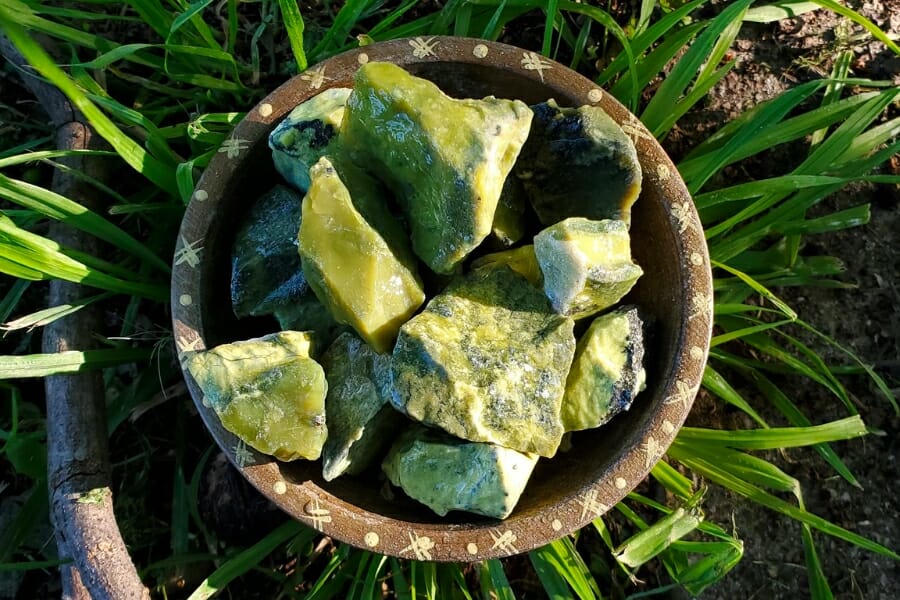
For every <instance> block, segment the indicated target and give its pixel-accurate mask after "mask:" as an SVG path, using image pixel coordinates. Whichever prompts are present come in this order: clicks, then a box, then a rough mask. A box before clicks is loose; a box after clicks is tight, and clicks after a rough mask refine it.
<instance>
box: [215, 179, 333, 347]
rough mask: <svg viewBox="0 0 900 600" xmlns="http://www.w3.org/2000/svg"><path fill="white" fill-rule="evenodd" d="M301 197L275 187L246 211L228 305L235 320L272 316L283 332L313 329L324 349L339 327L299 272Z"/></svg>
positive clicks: (236, 242)
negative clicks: (298, 240) (248, 212)
mask: <svg viewBox="0 0 900 600" xmlns="http://www.w3.org/2000/svg"><path fill="white" fill-rule="evenodd" d="M302 200H303V199H302V198H301V197H300V195H299V194H297V192H295V191H293V190H291V189H290V188H287V187H285V186H283V185H276V186H275V187H274V188H272V190H270V191H269V192H268V193H266V194H265V195H263V196H262V197H260V198H259V200H257V201H256V203H255V204H254V205H253V207H252V208H251V209H250V214H249V215H248V216H247V219H246V220H245V221H244V222H243V224H242V225H241V226H240V228H239V229H238V231H237V234H236V236H235V240H234V245H233V247H232V259H231V304H232V308H233V309H234V314H235V315H236V316H237V317H238V318H243V317H248V316H263V315H274V316H275V318H276V319H277V320H278V323H279V325H280V326H281V329H282V330H291V331H312V332H314V333H315V335H316V342H317V345H318V346H319V347H323V348H324V347H327V346H328V344H330V343H331V341H332V340H333V339H334V338H335V337H336V336H337V335H338V334H340V332H341V330H342V326H341V325H339V324H338V323H337V322H335V320H334V319H333V318H332V317H331V314H330V313H329V312H328V311H327V310H326V309H325V307H323V306H322V303H321V302H319V300H318V299H317V298H316V296H315V294H314V293H313V292H312V290H310V289H309V285H308V284H307V282H306V278H305V277H304V276H303V266H302V264H301V262H300V255H299V254H298V253H297V229H298V227H299V226H300V207H301V204H302Z"/></svg>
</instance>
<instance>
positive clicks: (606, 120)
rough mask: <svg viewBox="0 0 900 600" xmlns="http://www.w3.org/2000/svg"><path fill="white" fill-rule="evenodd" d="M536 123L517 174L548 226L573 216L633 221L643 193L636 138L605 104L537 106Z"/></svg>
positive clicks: (536, 210) (520, 159)
mask: <svg viewBox="0 0 900 600" xmlns="http://www.w3.org/2000/svg"><path fill="white" fill-rule="evenodd" d="M531 108H532V109H533V110H534V122H533V123H532V126H531V133H530V135H529V136H528V141H527V142H526V143H525V146H524V147H523V148H522V153H521V156H520V157H519V160H518V162H517V163H516V166H515V169H514V174H515V176H516V177H518V178H519V179H520V180H521V181H522V183H523V184H524V186H525V191H526V193H527V194H528V197H529V200H530V201H531V204H532V206H533V207H534V210H535V212H536V213H537V215H538V218H539V219H540V220H541V223H542V224H543V225H545V226H547V225H552V224H554V223H556V222H557V221H561V220H563V219H565V218H567V217H574V216H579V217H586V218H589V219H595V220H599V219H616V220H620V221H625V223H626V224H627V223H630V221H631V205H632V204H634V202H635V200H637V198H638V195H639V194H640V192H641V178H642V174H641V166H640V163H639V162H638V157H637V150H636V149H635V147H634V143H633V142H632V141H631V139H630V138H629V137H628V136H627V135H626V134H625V132H624V131H622V128H621V127H619V126H618V124H616V122H615V121H613V120H612V118H610V117H609V115H607V114H606V113H605V112H604V111H603V109H602V108H600V107H599V106H582V107H580V108H560V107H559V106H558V105H557V104H556V102H555V101H553V100H549V101H547V102H542V103H540V104H536V105H534V106H532V107H531Z"/></svg>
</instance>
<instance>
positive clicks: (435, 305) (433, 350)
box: [391, 267, 575, 456]
mask: <svg viewBox="0 0 900 600" xmlns="http://www.w3.org/2000/svg"><path fill="white" fill-rule="evenodd" d="M573 325H574V323H573V321H572V320H571V319H568V318H565V317H561V316H560V315H557V314H555V313H554V312H553V311H552V310H551V309H550V307H549V306H548V304H547V299H546V298H545V297H544V295H543V294H542V293H541V292H540V290H538V289H536V288H535V287H534V286H532V285H531V284H530V283H528V281H526V280H525V279H524V278H523V277H521V276H519V275H517V274H516V273H513V272H512V271H511V270H509V269H508V268H506V267H503V268H496V269H482V270H478V271H475V272H474V273H472V274H471V275H469V276H468V277H465V278H460V279H458V280H456V281H455V282H454V283H452V284H451V285H450V286H448V288H447V289H446V290H445V291H444V292H443V293H441V294H439V295H438V296H435V297H434V298H433V299H432V300H431V301H430V302H429V303H428V306H427V307H426V309H425V310H424V311H423V312H422V313H420V314H419V315H417V316H415V317H414V318H413V319H411V320H410V321H409V322H408V323H406V324H405V325H404V326H403V327H402V328H401V329H400V335H399V337H398V339H397V344H396V346H395V347H394V355H393V359H392V364H391V372H392V375H393V384H394V388H393V392H392V396H391V402H392V404H393V405H394V406H395V407H396V408H397V409H398V410H400V411H401V412H404V413H406V414H407V415H409V416H410V417H411V418H413V419H415V420H417V421H421V422H423V423H425V424H428V425H432V426H435V427H440V428H441V429H443V430H445V431H447V432H448V433H451V434H452V435H455V436H457V437H460V438H463V439H467V440H471V441H477V442H491V443H494V444H500V445H502V446H506V447H508V448H512V449H514V450H518V451H520V452H534V453H537V454H540V455H542V456H553V454H554V453H555V452H556V449H557V446H559V441H560V438H561V436H562V434H563V428H562V423H561V421H560V418H559V411H560V403H561V401H562V394H563V391H564V387H565V380H566V375H567V374H568V372H569V367H570V365H571V363H572V356H573V354H574V351H575V338H574V335H573V333H572V329H573Z"/></svg>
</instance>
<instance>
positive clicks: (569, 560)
mask: <svg viewBox="0 0 900 600" xmlns="http://www.w3.org/2000/svg"><path fill="white" fill-rule="evenodd" d="M545 548H547V549H548V553H549V554H550V555H552V556H553V558H554V559H555V560H556V564H557V569H558V570H559V572H560V573H561V574H562V576H563V578H564V579H565V580H566V581H567V582H568V584H569V586H570V587H571V588H572V590H573V591H574V592H575V595H576V596H577V597H578V598H581V599H582V600H592V599H594V598H597V599H602V598H603V595H602V594H601V593H600V587H599V586H598V585H597V582H596V580H595V579H594V576H593V575H591V571H590V569H588V566H587V565H586V564H585V562H584V559H583V558H582V556H581V554H579V553H578V551H577V550H576V549H575V544H573V543H572V538H570V537H568V536H566V537H562V538H559V539H558V540H554V541H552V542H550V543H549V544H548V545H547V546H545Z"/></svg>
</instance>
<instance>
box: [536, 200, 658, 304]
mask: <svg viewBox="0 0 900 600" xmlns="http://www.w3.org/2000/svg"><path fill="white" fill-rule="evenodd" d="M534 253H535V255H536V256H537V261H538V264H539V265H540V267H541V272H542V273H543V274H544V292H545V293H546V294H547V297H548V298H549V299H550V304H552V305H553V309H554V310H556V312H558V313H559V314H561V315H567V316H570V317H572V318H574V319H582V318H584V317H589V316H591V315H593V314H596V313H598V312H600V311H601V310H604V309H606V308H609V307H610V306H612V305H613V304H615V303H616V302H618V301H619V300H621V299H622V297H623V296H625V294H627V293H628V291H629V290H630V289H631V288H632V287H633V286H634V284H635V282H637V280H638V278H639V277H640V276H641V275H642V274H643V270H641V268H640V267H639V266H637V265H636V264H634V263H633V262H632V261H631V243H630V238H629V236H628V226H627V225H626V224H625V223H624V222H622V221H612V220H604V221H591V220H588V219H583V218H581V217H572V218H569V219H566V220H565V221H560V222H559V223H557V224H555V225H552V226H550V227H548V228H546V229H544V230H543V231H541V232H540V233H539V234H537V235H536V236H535V237H534Z"/></svg>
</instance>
